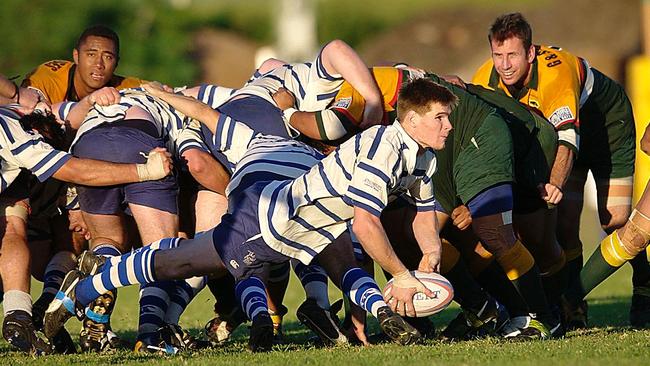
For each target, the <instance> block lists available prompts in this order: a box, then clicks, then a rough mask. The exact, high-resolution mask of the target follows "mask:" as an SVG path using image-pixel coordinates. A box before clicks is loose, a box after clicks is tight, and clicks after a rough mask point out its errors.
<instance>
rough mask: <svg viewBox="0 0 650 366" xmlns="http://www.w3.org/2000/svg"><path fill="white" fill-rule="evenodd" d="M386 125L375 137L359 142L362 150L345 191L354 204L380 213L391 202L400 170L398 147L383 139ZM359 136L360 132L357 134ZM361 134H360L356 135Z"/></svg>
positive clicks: (376, 214)
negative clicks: (390, 196) (389, 199)
mask: <svg viewBox="0 0 650 366" xmlns="http://www.w3.org/2000/svg"><path fill="white" fill-rule="evenodd" d="M384 131H385V128H379V129H378V132H377V134H376V135H375V138H374V139H373V140H366V142H365V143H363V144H361V145H360V146H359V154H358V158H357V161H356V162H355V167H354V169H353V171H352V179H351V180H350V185H349V187H348V191H347V193H346V196H347V198H348V199H349V200H350V201H351V204H352V205H353V206H356V207H360V208H363V209H365V210H366V211H368V212H370V213H371V214H373V215H375V216H377V217H379V216H380V215H381V212H382V211H383V210H384V208H385V207H386V205H387V204H388V195H389V193H390V192H389V190H390V187H391V186H393V185H394V184H395V182H397V180H398V178H399V173H400V172H401V170H399V169H398V167H401V164H400V163H401V156H400V153H399V149H398V148H397V147H396V146H394V145H393V144H392V143H390V142H389V141H386V140H382V135H383V132H384ZM357 136H360V135H357ZM356 138H358V137H356Z"/></svg>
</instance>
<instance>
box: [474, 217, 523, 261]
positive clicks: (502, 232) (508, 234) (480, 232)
mask: <svg viewBox="0 0 650 366" xmlns="http://www.w3.org/2000/svg"><path fill="white" fill-rule="evenodd" d="M484 219H485V218H480V219H475V220H474V222H473V224H472V227H473V229H474V232H475V233H476V235H477V236H478V237H479V239H480V240H481V243H482V244H483V245H484V246H485V248H486V249H487V250H489V251H490V252H491V253H492V254H493V255H494V256H495V257H500V256H502V255H503V253H505V252H508V251H509V250H510V249H512V247H513V246H514V245H515V242H516V241H517V238H516V236H515V232H514V230H513V228H512V224H503V223H495V222H490V221H491V220H489V219H488V220H484Z"/></svg>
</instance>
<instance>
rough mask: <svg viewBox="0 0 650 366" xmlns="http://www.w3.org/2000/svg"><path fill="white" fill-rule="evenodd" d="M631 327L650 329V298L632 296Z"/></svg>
mask: <svg viewBox="0 0 650 366" xmlns="http://www.w3.org/2000/svg"><path fill="white" fill-rule="evenodd" d="M630 325H631V326H633V327H634V328H650V296H645V295H640V294H633V295H632V304H630Z"/></svg>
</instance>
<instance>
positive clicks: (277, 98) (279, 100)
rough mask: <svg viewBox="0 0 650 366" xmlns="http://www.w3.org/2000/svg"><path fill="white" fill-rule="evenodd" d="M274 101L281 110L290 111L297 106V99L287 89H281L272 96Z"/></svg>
mask: <svg viewBox="0 0 650 366" xmlns="http://www.w3.org/2000/svg"><path fill="white" fill-rule="evenodd" d="M271 96H272V97H273V101H274V102H275V104H276V105H277V106H278V108H280V109H281V110H285V109H289V108H291V107H293V106H294V105H295V104H296V97H295V96H294V95H293V93H292V92H290V91H289V90H288V89H286V88H280V89H278V91H276V92H275V93H273V95H271Z"/></svg>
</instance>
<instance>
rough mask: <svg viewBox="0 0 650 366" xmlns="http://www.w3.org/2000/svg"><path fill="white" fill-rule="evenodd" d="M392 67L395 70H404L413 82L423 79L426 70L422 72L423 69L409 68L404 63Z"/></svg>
mask: <svg viewBox="0 0 650 366" xmlns="http://www.w3.org/2000/svg"><path fill="white" fill-rule="evenodd" d="M393 67H394V68H396V69H401V70H406V71H408V72H410V73H411V78H412V79H413V80H415V79H420V78H423V77H424V75H426V73H427V72H426V70H424V69H421V68H419V67H414V66H410V65H407V64H405V63H397V64H395V65H393Z"/></svg>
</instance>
